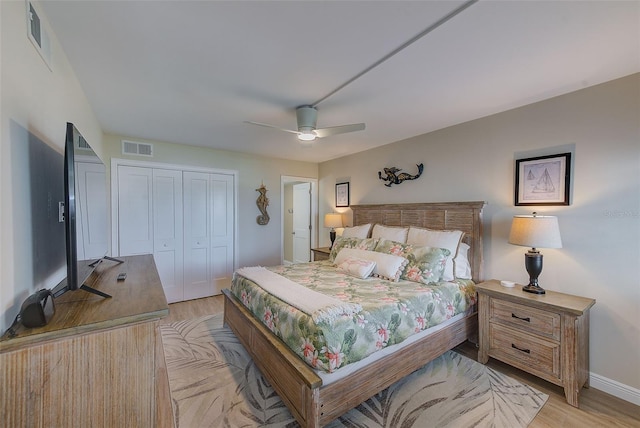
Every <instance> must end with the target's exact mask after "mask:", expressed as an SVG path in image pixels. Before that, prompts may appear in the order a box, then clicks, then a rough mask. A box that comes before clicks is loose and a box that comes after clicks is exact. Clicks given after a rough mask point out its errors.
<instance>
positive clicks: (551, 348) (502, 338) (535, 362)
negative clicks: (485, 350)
mask: <svg viewBox="0 0 640 428" xmlns="http://www.w3.org/2000/svg"><path fill="white" fill-rule="evenodd" d="M489 337H490V339H489V355H491V356H492V357H494V358H497V359H499V360H501V361H504V362H505V363H507V364H511V365H512V366H515V367H518V368H521V369H523V370H526V371H528V372H530V373H533V374H536V375H538V376H540V377H542V378H544V379H547V380H549V381H551V382H555V383H557V382H558V380H559V379H560V375H561V372H560V344H559V343H557V342H554V341H551V340H545V339H542V338H538V337H536V336H531V335H529V334H526V333H523V332H521V331H519V330H515V329H512V328H509V327H506V326H503V325H500V324H494V323H491V324H489Z"/></svg>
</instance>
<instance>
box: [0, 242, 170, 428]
mask: <svg viewBox="0 0 640 428" xmlns="http://www.w3.org/2000/svg"><path fill="white" fill-rule="evenodd" d="M121 259H122V260H124V263H122V264H117V263H115V262H113V261H104V262H103V263H101V264H100V265H99V266H98V267H97V268H96V270H95V271H94V273H93V274H92V276H91V277H90V278H89V279H88V280H87V282H86V285H89V286H91V287H94V288H96V289H98V290H100V291H103V292H105V293H107V294H110V295H111V296H112V298H107V299H105V298H102V297H99V296H96V295H94V294H91V293H88V292H86V291H83V290H76V291H71V292H67V293H66V294H64V295H62V296H60V297H59V298H57V299H56V300H55V306H56V312H55V314H54V316H53V318H52V319H51V322H49V324H47V325H46V326H44V327H40V328H34V329H25V328H23V327H20V328H18V329H17V336H16V337H14V338H9V337H8V336H6V335H5V336H3V337H2V338H0V391H2V393H1V397H0V426H4V427H36V426H40V427H42V426H49V427H80V426H86V427H163V426H172V421H173V417H172V410H171V402H170V398H169V384H168V379H167V374H166V367H165V362H164V352H163V348H162V340H161V336H160V331H159V320H160V319H161V318H163V317H165V316H166V315H167V314H168V313H169V309H168V306H167V301H166V298H165V295H164V291H163V289H162V284H161V283H160V278H159V276H158V271H157V270H156V265H155V262H154V260H153V256H151V255H144V256H132V257H122V258H121ZM120 272H126V273H127V277H126V280H125V281H121V282H118V281H117V280H116V278H117V275H118V274H119V273H120Z"/></svg>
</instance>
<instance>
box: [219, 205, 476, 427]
mask: <svg viewBox="0 0 640 428" xmlns="http://www.w3.org/2000/svg"><path fill="white" fill-rule="evenodd" d="M484 204H485V203H484V202H449V203H413V204H382V205H352V206H351V209H352V211H353V225H354V226H357V225H362V224H367V223H372V224H383V225H387V226H417V227H424V228H429V229H436V230H461V231H463V232H465V235H464V238H463V242H465V243H466V244H467V245H469V254H468V258H469V264H470V268H471V276H472V279H473V281H474V282H476V283H477V282H479V281H480V280H481V278H482V209H483V207H484ZM223 293H224V296H225V297H224V299H225V305H224V320H225V324H226V325H227V326H229V327H230V328H231V329H232V331H233V332H234V333H235V335H236V336H237V337H238V339H239V340H240V342H241V343H242V344H243V345H244V347H245V348H246V349H247V351H248V352H249V354H250V355H251V357H252V358H253V360H254V362H255V363H256V365H257V366H258V368H259V369H260V370H261V372H262V373H263V375H264V376H265V377H266V378H267V379H268V380H269V382H270V383H271V385H272V386H273V388H274V389H275V390H276V392H277V393H278V394H279V395H280V397H281V398H282V400H283V402H284V403H285V404H286V405H287V407H288V408H289V409H290V411H291V413H292V414H293V415H294V417H295V418H296V420H297V421H298V422H299V423H300V425H301V426H303V427H319V426H324V425H326V424H327V423H329V422H330V421H332V420H333V419H335V418H337V417H339V416H340V415H342V414H343V413H345V412H347V411H348V410H350V409H352V408H353V407H355V406H357V405H358V404H360V403H361V402H363V401H365V400H367V399H368V398H369V397H371V396H373V395H375V394H376V393H378V392H380V391H382V390H384V389H385V388H387V387H388V386H389V385H391V384H393V383H394V382H396V381H397V380H399V379H401V378H403V377H405V376H407V375H408V374H410V373H412V372H413V371H415V370H417V369H418V368H420V367H422V366H423V365H424V364H426V363H427V362H429V361H431V360H432V359H434V358H436V357H438V356H439V355H441V354H442V353H444V352H445V351H447V350H449V349H452V348H454V347H455V346H457V345H459V344H461V343H462V342H464V341H465V340H472V341H475V339H476V337H477V313H476V312H475V311H467V313H465V314H463V315H461V316H458V317H456V318H455V319H454V321H452V322H449V323H447V324H446V325H445V326H444V327H442V328H439V329H438V330H437V331H436V332H434V333H432V334H429V336H428V337H425V338H420V339H417V340H413V341H410V342H411V343H409V344H404V345H403V346H402V347H401V348H400V349H399V350H397V351H395V352H393V353H389V354H387V355H384V356H382V357H379V358H376V359H375V361H373V362H371V363H369V364H366V365H360V366H359V367H358V369H357V370H355V371H353V372H351V373H349V374H348V375H345V376H342V377H340V378H338V379H337V380H335V381H332V382H330V383H326V382H323V378H322V377H321V376H320V375H319V374H318V373H317V372H316V371H314V370H313V369H312V368H311V367H310V366H309V365H307V363H305V362H304V361H303V359H301V358H300V357H299V356H298V355H296V354H295V353H294V352H293V351H292V350H291V349H290V348H289V347H287V346H286V345H285V344H284V343H283V341H282V340H281V339H280V338H278V337H277V336H275V335H274V334H273V333H272V332H271V331H270V330H269V328H268V327H267V326H266V325H265V324H263V322H262V321H261V320H258V319H257V318H256V317H255V316H254V315H253V314H252V313H251V312H250V311H249V310H248V309H247V308H246V307H245V305H244V304H243V303H242V301H241V300H240V299H238V298H237V297H236V296H235V295H233V294H232V293H231V292H230V290H224V291H223ZM408 342H409V341H408Z"/></svg>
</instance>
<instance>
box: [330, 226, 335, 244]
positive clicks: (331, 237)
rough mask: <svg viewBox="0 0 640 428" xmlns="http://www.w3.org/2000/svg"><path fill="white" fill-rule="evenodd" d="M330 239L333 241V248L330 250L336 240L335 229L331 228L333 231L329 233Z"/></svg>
mask: <svg viewBox="0 0 640 428" xmlns="http://www.w3.org/2000/svg"><path fill="white" fill-rule="evenodd" d="M329 239H330V240H331V246H330V247H329V248H333V243H334V242H335V240H336V231H335V230H334V229H333V227H332V228H331V231H330V232H329Z"/></svg>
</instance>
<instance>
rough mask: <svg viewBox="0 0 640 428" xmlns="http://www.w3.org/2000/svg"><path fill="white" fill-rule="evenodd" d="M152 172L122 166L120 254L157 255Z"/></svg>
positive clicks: (119, 190) (119, 191)
mask: <svg viewBox="0 0 640 428" xmlns="http://www.w3.org/2000/svg"><path fill="white" fill-rule="evenodd" d="M152 186H153V184H152V170H151V169H150V168H140V167H133V166H122V165H121V166H119V167H118V234H119V235H118V242H119V247H120V248H119V249H118V254H119V255H120V256H133V255H138V254H152V253H153V206H152V198H153V193H152Z"/></svg>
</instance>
